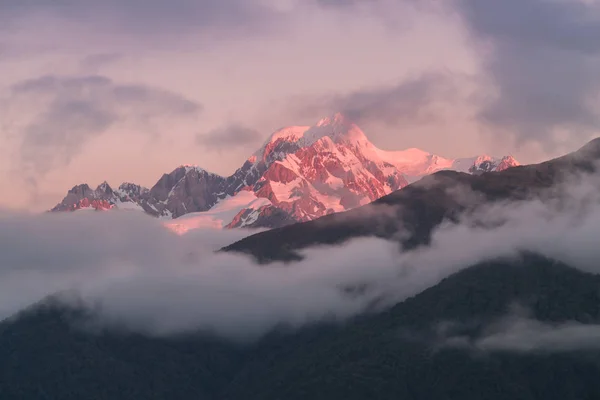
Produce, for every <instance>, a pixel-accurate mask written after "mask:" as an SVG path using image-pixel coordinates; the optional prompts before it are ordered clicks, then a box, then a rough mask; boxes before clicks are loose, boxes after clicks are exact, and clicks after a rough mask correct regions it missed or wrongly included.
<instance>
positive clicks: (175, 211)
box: [52, 114, 519, 231]
mask: <svg viewBox="0 0 600 400" xmlns="http://www.w3.org/2000/svg"><path fill="white" fill-rule="evenodd" d="M517 165H519V163H518V162H517V161H516V160H515V159H514V158H512V157H510V156H507V157H503V158H494V157H490V156H487V155H483V156H478V157H472V158H464V159H446V158H443V157H440V156H437V155H433V154H430V153H427V152H425V151H422V150H419V149H408V150H403V151H384V150H381V149H378V148H377V147H375V146H374V145H373V144H372V143H371V142H370V141H369V140H368V139H367V137H366V136H365V134H364V133H363V132H362V131H361V129H360V128H359V127H358V126H357V125H355V124H354V123H352V122H351V121H349V120H347V119H346V118H345V117H344V116H343V115H341V114H335V115H333V116H331V117H329V118H324V119H322V120H320V121H319V122H318V123H317V124H316V125H314V126H312V127H310V126H292V127H286V128H283V129H280V130H278V131H276V132H275V133H273V134H272V135H271V136H270V137H269V138H268V140H266V141H265V143H264V144H263V146H261V148H260V149H259V150H258V151H256V152H255V153H254V154H253V155H252V156H251V157H249V158H248V160H247V161H246V162H245V163H244V164H243V165H242V167H241V168H239V169H238V170H237V171H235V172H234V173H233V174H232V175H231V176H229V177H222V176H219V175H216V174H213V173H210V172H208V171H205V170H203V169H202V168H199V167H196V166H180V167H178V168H177V169H175V170H174V171H172V172H171V173H169V174H164V175H163V176H162V177H161V178H160V179H159V180H158V182H157V183H156V184H155V185H154V186H153V187H152V188H150V189H146V188H143V187H140V186H138V185H134V184H130V183H125V184H123V185H121V186H120V187H119V189H118V190H115V191H113V190H112V189H111V188H110V186H109V185H108V184H107V183H106V182H105V183H103V184H102V185H100V186H98V188H96V190H92V189H90V188H89V186H88V185H79V186H76V187H74V188H73V189H71V190H70V191H69V192H68V194H67V196H66V197H65V198H64V199H63V201H62V202H61V203H60V204H58V205H57V206H56V207H55V208H53V209H52V211H73V210H78V209H96V210H105V209H110V208H119V209H123V208H125V209H137V210H143V211H145V212H146V213H148V214H151V215H154V216H157V217H161V218H164V219H166V220H171V219H178V218H179V217H181V216H184V215H185V216H186V218H185V221H186V223H190V224H193V225H194V226H203V225H205V223H207V224H209V225H210V226H215V225H220V226H221V227H228V228H234V227H264V228H273V227H278V226H283V225H287V224H291V223H294V222H302V221H310V220H313V219H316V218H319V217H322V216H324V215H328V214H332V213H336V212H340V211H346V210H350V209H352V208H355V207H358V206H361V205H364V204H367V203H370V202H372V201H374V200H377V199H379V198H381V197H383V196H385V195H387V194H390V193H392V192H394V191H396V190H398V189H401V188H403V187H404V186H407V185H408V184H409V183H411V182H414V181H416V180H418V179H420V178H422V177H423V176H426V175H429V174H432V173H434V172H437V171H440V170H444V169H449V170H456V171H461V172H468V173H471V174H474V175H479V174H483V173H486V172H492V171H501V170H504V169H507V168H510V167H513V166H517ZM248 192H251V194H249V193H248ZM257 199H261V200H260V201H257ZM216 206H218V211H219V212H218V213H217V212H214V211H215V207H216ZM208 212H210V213H208ZM207 213H208V214H207ZM223 213H225V214H223ZM209 215H210V218H208V216H209ZM225 216H226V217H225ZM196 217H197V218H196ZM215 218H216V219H215ZM217 221H218V222H217ZM166 224H167V225H171V224H172V225H177V227H178V231H180V230H181V229H183V230H184V231H185V224H184V223H182V222H181V221H179V220H177V221H173V222H166Z"/></svg>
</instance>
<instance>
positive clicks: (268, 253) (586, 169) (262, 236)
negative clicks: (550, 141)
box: [223, 138, 600, 262]
mask: <svg viewBox="0 0 600 400" xmlns="http://www.w3.org/2000/svg"><path fill="white" fill-rule="evenodd" d="M599 160H600V138H598V139H594V140H593V141H591V142H589V143H588V144H587V145H585V146H584V147H582V148H581V149H579V150H578V151H576V152H573V153H570V154H567V155H565V156H563V157H559V158H556V159H553V160H550V161H546V162H543V163H541V164H534V165H525V166H519V167H513V168H509V169H507V170H504V171H501V172H489V173H484V174H481V175H470V174H465V173H460V172H455V171H441V172H437V173H435V174H433V175H430V176H427V177H425V178H423V179H422V180H420V181H418V182H416V183H413V184H412V185H409V186H407V187H405V188H404V189H402V190H398V191H396V192H394V193H392V194H389V195H387V196H384V197H382V198H380V199H379V200H376V201H375V202H373V203H371V204H367V205H365V206H362V207H359V208H356V209H353V210H350V211H347V212H343V213H337V214H331V215H327V216H325V217H322V218H319V219H317V220H314V221H309V222H305V223H301V224H294V225H288V226H285V227H282V228H278V229H273V230H270V231H267V232H262V233H258V234H256V235H252V236H249V237H247V238H244V239H242V240H240V241H238V242H236V243H233V244H231V245H229V246H227V247H225V248H224V249H223V250H224V251H235V252H241V253H246V254H250V255H253V256H254V257H255V258H256V259H258V260H259V261H261V262H270V261H273V260H284V261H293V260H297V259H299V258H300V255H299V254H298V252H297V251H298V250H300V249H304V248H307V247H310V246H314V245H323V244H337V243H341V242H344V241H346V240H348V239H352V238H357V237H365V236H376V237H381V238H386V239H390V238H394V237H395V236H396V235H397V234H398V232H399V230H400V229H402V235H401V237H400V238H401V242H402V245H403V246H404V247H405V248H407V249H411V248H414V247H416V246H419V245H422V244H427V243H428V242H429V240H430V236H431V233H432V231H433V230H434V229H435V227H436V226H438V225H439V224H440V223H441V222H442V221H444V220H454V219H456V218H457V217H458V216H459V215H460V214H461V213H463V212H465V211H467V210H473V209H475V208H476V207H478V206H480V205H489V204H490V203H492V202H496V201H504V200H516V201H518V200H524V199H528V198H532V197H536V196H538V195H540V194H541V193H544V191H545V190H548V189H549V188H552V187H554V186H555V185H557V184H561V183H564V182H565V181H568V180H570V179H572V178H573V174H581V173H591V172H594V171H595V170H596V166H597V163H598V161H599ZM465 191H468V194H467V195H465Z"/></svg>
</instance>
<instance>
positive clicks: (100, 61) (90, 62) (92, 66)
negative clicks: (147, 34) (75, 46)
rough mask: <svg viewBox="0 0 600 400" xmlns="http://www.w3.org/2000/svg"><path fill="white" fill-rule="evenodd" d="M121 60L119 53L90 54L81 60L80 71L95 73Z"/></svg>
mask: <svg viewBox="0 0 600 400" xmlns="http://www.w3.org/2000/svg"><path fill="white" fill-rule="evenodd" d="M122 58H123V54H120V53H98V54H90V55H89V56H87V57H84V58H83V60H81V69H82V70H84V71H87V72H88V73H90V72H92V73H95V72H96V71H97V70H98V69H100V68H102V67H105V66H107V65H110V64H113V63H115V62H118V61H119V60H121V59H122Z"/></svg>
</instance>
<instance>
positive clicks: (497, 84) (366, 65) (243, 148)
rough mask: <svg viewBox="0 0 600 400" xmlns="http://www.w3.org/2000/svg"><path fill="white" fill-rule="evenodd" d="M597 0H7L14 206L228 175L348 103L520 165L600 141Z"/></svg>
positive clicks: (362, 117)
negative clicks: (200, 175) (84, 188)
mask: <svg viewBox="0 0 600 400" xmlns="http://www.w3.org/2000/svg"><path fill="white" fill-rule="evenodd" d="M598 37H600V4H599V3H598V2H597V1H595V0H585V1H584V0H503V1H498V0H447V1H441V0H361V1H357V0H168V1H167V0H105V1H103V2H98V1H95V0H29V1H23V0H0V116H1V117H0V189H2V193H4V194H3V195H2V196H1V198H0V207H3V208H10V209H24V210H43V209H47V208H50V207H52V206H53V205H54V204H56V203H57V202H59V201H60V200H61V199H62V197H63V196H64V195H65V193H66V191H67V190H68V189H70V188H71V187H73V186H74V185H76V184H79V183H84V182H86V183H89V184H90V185H91V186H96V185H98V184H99V183H101V182H102V181H104V180H107V181H108V182H109V183H110V184H111V185H113V186H117V185H119V184H120V183H122V182H126V181H128V182H135V183H138V184H142V185H144V186H152V185H153V184H154V183H155V182H156V181H157V180H158V178H159V177H160V176H161V175H162V174H163V173H165V172H169V171H171V170H173V169H174V168H176V167H177V166H178V165H181V164H196V165H199V166H201V167H203V168H205V169H207V170H209V171H213V172H216V173H219V174H223V175H228V174H230V173H232V172H233V171H234V170H235V169H236V168H238V167H239V166H240V165H241V164H242V163H243V161H244V160H245V159H246V158H247V157H249V156H250V154H251V153H252V152H254V151H255V150H256V149H257V148H258V147H259V146H260V144H261V143H262V142H263V141H264V140H265V138H266V137H268V135H269V134H270V133H272V132H273V131H275V130H276V129H278V128H280V127H283V126H288V125H310V124H313V123H315V122H316V121H318V120H319V119H321V118H322V117H325V116H327V115H329V114H331V113H333V112H338V111H341V112H344V113H346V114H347V115H349V116H351V117H352V119H354V120H355V121H356V122H357V123H358V124H359V126H360V127H361V128H363V130H364V131H365V133H366V134H367V136H368V137H369V138H370V139H371V141H372V142H373V143H374V144H375V145H377V146H378V147H380V148H382V149H387V150H399V149H403V148H408V147H419V148H422V149H424V150H427V151H430V152H432V153H436V154H439V155H441V156H445V157H468V156H473V155H477V154H481V153H487V154H492V155H497V156H502V155H507V154H511V155H513V156H515V157H516V158H517V159H518V160H519V161H521V162H523V163H530V162H537V161H541V160H544V159H547V158H550V157H553V156H557V155H560V154H563V153H566V152H569V151H572V150H575V149H577V148H579V147H580V146H582V145H583V144H585V142H587V141H588V140H589V139H591V138H593V137H596V136H598V125H599V122H600V121H599V118H600V115H599V114H600V111H599V110H600V107H599V105H600V104H599V99H600V97H599V94H600V68H599V67H600V42H599V41H598V40H597V38H598Z"/></svg>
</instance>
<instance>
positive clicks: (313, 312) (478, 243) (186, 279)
mask: <svg viewBox="0 0 600 400" xmlns="http://www.w3.org/2000/svg"><path fill="white" fill-rule="evenodd" d="M597 187H598V186H597V180H595V179H592V178H589V179H583V180H581V181H579V182H577V183H576V184H571V185H567V186H564V190H565V191H564V196H565V197H563V198H562V199H561V201H560V202H558V203H557V202H556V201H555V200H552V201H541V200H534V201H527V202H520V203H512V204H499V205H495V206H493V207H491V208H489V209H487V210H486V211H482V212H480V213H478V214H472V215H471V216H470V217H468V218H467V219H465V220H464V221H462V222H461V223H459V224H450V223H448V224H446V225H444V226H442V227H440V228H439V229H438V230H437V231H436V232H435V233H434V235H433V240H432V243H431V246H429V247H425V248H419V249H417V250H413V251H404V252H399V250H398V246H397V243H392V242H387V241H383V240H379V239H373V238H369V239H359V240H355V241H352V242H349V243H346V244H344V245H342V246H338V247H325V248H315V249H309V250H307V251H306V252H305V259H304V260H303V261H302V262H299V263H296V264H292V265H283V264H271V265H268V266H258V265H256V264H254V262H253V261H252V260H251V259H249V258H247V257H245V256H241V255H235V254H223V253H214V250H216V249H218V248H220V247H221V246H224V245H226V244H228V243H231V242H233V241H235V240H237V239H239V238H240V237H239V235H240V234H241V233H240V232H238V231H196V232H192V233H190V234H188V235H184V236H181V237H180V236H177V235H175V234H173V233H171V232H170V231H168V230H166V229H164V227H162V226H161V225H160V223H159V222H158V221H156V220H154V219H152V218H149V217H147V216H145V215H138V214H137V213H130V212H127V211H120V212H119V211H115V212H107V213H85V212H77V213H73V214H58V215H57V214H46V215H41V216H40V215H35V216H34V215H23V214H13V213H5V214H2V215H0V318H6V317H9V316H11V315H13V314H14V313H15V312H17V311H19V310H21V309H23V308H25V307H27V306H29V305H31V304H33V303H34V302H36V301H38V300H41V299H43V298H44V297H45V296H48V295H51V294H55V293H57V292H61V291H70V292H74V293H77V294H78V296H79V298H80V300H81V301H83V304H87V305H89V306H90V307H92V308H93V309H94V310H95V311H96V312H97V314H96V320H95V321H96V323H99V324H100V325H101V326H109V327H117V328H119V329H128V330H133V331H136V332H142V333H145V334H149V335H158V336H164V335H173V334H178V333H189V332H194V331H198V330H202V331H209V332H213V333H216V334H218V335H222V336H224V337H227V338H231V339H236V340H249V339H255V338H258V337H260V336H261V335H263V334H265V333H267V332H269V331H270V330H272V329H274V328H275V327H277V326H287V327H292V328H293V327H300V326H303V325H305V324H307V323H311V322H315V321H323V320H327V321H339V320H343V319H345V318H348V317H350V316H353V315H356V314H359V313H361V312H364V311H365V310H366V309H368V308H370V307H371V306H372V304H374V303H375V302H378V303H379V304H381V305H382V306H383V307H386V306H391V305H393V304H396V303H398V302H401V301H403V300H405V299H406V298H408V297H410V296H414V295H416V294H418V293H420V292H421V291H423V290H425V289H427V288H429V287H431V286H433V285H435V284H437V283H439V282H440V281H441V280H442V279H443V278H445V277H447V276H449V275H451V274H453V273H455V272H458V271H460V270H461V269H463V268H466V267H468V266H471V265H474V264H476V263H478V262H480V261H483V260H487V259H492V258H497V257H512V256H514V257H516V256H518V255H519V254H520V252H521V251H533V252H537V253H539V254H541V255H545V256H547V257H550V258H554V259H556V260H558V261H562V262H564V263H566V264H569V265H572V266H574V267H577V268H579V269H582V270H584V271H590V272H594V273H599V272H600V270H599V268H598V263H597V262H596V260H597V259H598V257H599V256H600V254H599V253H598V246H597V243H596V242H597V241H596V239H595V238H597V237H598V234H599V232H598V229H599V228H598V227H599V226H600V192H599V191H598V189H597ZM567 205H568V206H567ZM486 218H490V219H493V220H494V221H496V223H495V228H494V229H492V230H490V229H486V228H483V226H484V225H485V224H481V223H479V224H474V223H473V220H474V219H476V220H477V221H482V220H485V219H486ZM498 221H499V222H498ZM356 287H363V288H364V290H363V291H362V292H361V294H360V295H356V293H352V292H350V293H349V292H348V289H350V288H356ZM534 328H535V329H538V328H539V329H542V328H544V329H545V327H542V328H540V327H534ZM569 329H572V327H569ZM573 329H575V328H573ZM549 340H550V339H549ZM486 343H488V344H489V342H486Z"/></svg>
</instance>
